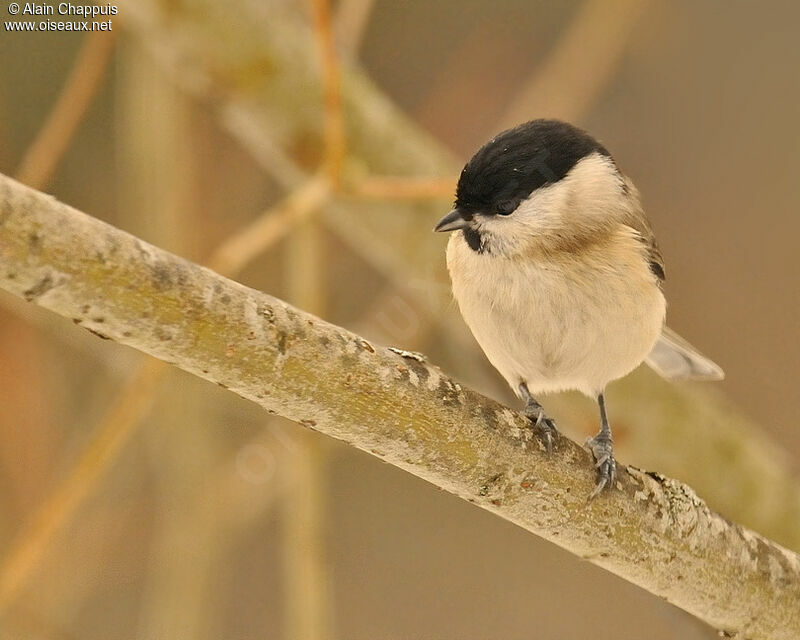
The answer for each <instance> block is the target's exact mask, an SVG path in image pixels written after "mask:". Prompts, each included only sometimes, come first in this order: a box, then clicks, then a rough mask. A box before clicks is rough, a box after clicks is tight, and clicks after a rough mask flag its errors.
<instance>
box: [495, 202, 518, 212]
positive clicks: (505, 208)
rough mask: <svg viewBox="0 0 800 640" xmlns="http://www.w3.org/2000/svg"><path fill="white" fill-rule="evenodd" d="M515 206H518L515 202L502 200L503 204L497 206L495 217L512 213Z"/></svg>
mask: <svg viewBox="0 0 800 640" xmlns="http://www.w3.org/2000/svg"><path fill="white" fill-rule="evenodd" d="M517 206H519V202H517V201H516V200H503V202H501V203H499V204H498V205H497V215H499V216H508V215H511V214H512V213H514V211H515V210H516V208H517Z"/></svg>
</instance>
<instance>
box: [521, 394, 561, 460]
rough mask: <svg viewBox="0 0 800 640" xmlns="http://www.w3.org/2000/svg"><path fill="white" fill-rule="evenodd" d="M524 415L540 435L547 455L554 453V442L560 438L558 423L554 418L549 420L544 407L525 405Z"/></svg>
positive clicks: (536, 404)
mask: <svg viewBox="0 0 800 640" xmlns="http://www.w3.org/2000/svg"><path fill="white" fill-rule="evenodd" d="M522 414H523V415H524V416H525V417H526V418H528V419H529V420H530V421H531V424H532V425H533V428H534V429H535V430H536V431H537V432H538V433H539V435H540V436H541V438H542V442H543V443H544V448H545V449H546V450H547V453H551V452H552V451H553V441H554V440H555V439H556V437H557V436H558V429H557V428H556V423H555V421H554V420H553V419H552V418H548V417H547V414H546V413H545V412H544V409H543V408H542V405H540V404H538V403H535V404H534V403H529V404H527V405H525V408H524V409H523V410H522Z"/></svg>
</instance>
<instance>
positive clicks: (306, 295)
mask: <svg viewBox="0 0 800 640" xmlns="http://www.w3.org/2000/svg"><path fill="white" fill-rule="evenodd" d="M323 240H324V239H323V237H322V231H321V229H320V227H319V225H318V224H317V223H316V221H315V220H313V219H310V220H305V221H303V222H302V223H300V224H299V225H298V226H297V227H296V228H295V231H294V232H293V233H292V234H291V235H290V236H289V238H288V247H287V253H286V266H285V273H286V282H287V289H288V292H289V299H290V300H291V301H292V302H293V303H294V304H296V305H298V306H299V307H301V308H303V309H307V310H309V311H310V312H311V313H314V314H316V315H324V309H325V295H324V283H323V269H324V259H323ZM292 433H293V436H294V438H296V443H297V445H298V446H297V447H295V448H293V449H292V450H291V451H290V452H289V454H288V458H289V460H288V464H287V465H286V467H285V468H286V469H288V473H289V474H290V477H289V478H288V480H289V483H288V491H287V493H286V494H285V495H284V502H283V504H284V514H283V522H284V539H283V548H284V554H283V561H284V568H285V580H286V583H285V585H286V629H287V633H286V637H287V638H288V639H289V640H317V639H321V638H325V639H326V640H327V639H329V638H332V637H333V629H332V628H331V611H330V599H329V597H328V586H329V581H328V575H327V574H328V572H327V562H326V559H325V549H324V537H325V531H326V527H325V512H326V506H325V493H324V490H323V487H324V486H325V482H324V478H325V475H326V471H325V448H326V447H325V443H323V442H321V441H320V438H319V436H317V435H316V434H315V433H313V432H308V431H305V430H300V429H296V428H295V429H294V430H293V431H292Z"/></svg>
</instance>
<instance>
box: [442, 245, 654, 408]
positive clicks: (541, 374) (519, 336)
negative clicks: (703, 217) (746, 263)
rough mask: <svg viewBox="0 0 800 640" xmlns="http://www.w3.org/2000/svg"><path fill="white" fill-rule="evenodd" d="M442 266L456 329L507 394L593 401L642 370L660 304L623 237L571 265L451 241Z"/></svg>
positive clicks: (636, 251)
mask: <svg viewBox="0 0 800 640" xmlns="http://www.w3.org/2000/svg"><path fill="white" fill-rule="evenodd" d="M447 265H448V270H449V271H450V276H451V279H452V283H453V294H454V296H455V298H456V301H457V302H458V305H459V308H460V310H461V313H462V315H463V317H464V320H465V321H466V323H467V325H468V326H469V328H470V330H471V331H472V333H473V335H474V336H475V339H476V340H477V341H478V343H479V344H480V346H481V348H482V349H483V350H484V352H485V353H486V356H487V358H488V359H489V361H490V362H491V363H492V365H493V366H494V367H495V368H496V369H497V370H498V371H499V372H500V374H501V375H502V376H503V377H504V378H505V379H506V380H507V381H508V383H509V385H511V387H512V389H514V390H515V391H516V390H517V387H518V385H519V383H520V382H526V383H527V385H528V387H529V388H530V390H531V392H533V393H546V392H549V391H561V390H566V389H578V390H580V391H583V392H584V393H587V394H588V395H596V394H597V393H599V392H600V391H602V389H603V388H604V387H605V385H606V384H607V383H608V382H609V381H611V380H614V379H616V378H619V377H622V376H624V375H625V374H627V373H629V372H630V371H631V370H632V369H634V368H635V367H636V366H638V365H639V364H640V363H641V362H642V360H643V359H644V358H645V357H646V356H647V354H648V353H649V352H650V349H651V348H652V346H653V344H654V343H655V341H656V340H657V338H658V335H659V334H660V331H661V327H662V326H663V323H664V315H665V309H666V303H665V300H664V297H663V295H662V293H661V291H660V289H659V288H658V286H657V285H656V281H655V277H654V275H653V274H652V272H651V271H650V269H649V267H648V265H647V261H646V260H645V258H644V257H643V254H642V248H641V245H640V244H639V243H638V241H637V240H636V238H635V235H634V234H632V233H629V232H627V231H624V230H622V231H621V232H620V233H615V234H613V235H612V236H610V237H609V238H608V241H607V242H603V243H598V244H597V245H593V246H591V247H587V248H584V249H583V250H582V251H581V253H580V258H578V257H576V256H575V255H573V254H570V253H566V254H551V255H539V256H536V257H535V258H531V257H513V258H508V257H503V256H497V255H491V254H479V253H476V252H475V251H472V250H471V249H470V248H469V247H468V246H467V244H466V242H464V240H463V238H462V236H461V234H460V233H457V234H453V236H452V237H451V239H450V242H449V243H448V249H447Z"/></svg>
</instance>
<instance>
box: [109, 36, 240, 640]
mask: <svg viewBox="0 0 800 640" xmlns="http://www.w3.org/2000/svg"><path fill="white" fill-rule="evenodd" d="M118 89H119V90H118V96H119V100H118V105H119V112H118V123H119V126H118V131H119V136H118V140H119V148H120V153H119V156H120V158H121V166H122V171H121V174H120V179H121V184H120V193H121V199H120V209H121V211H122V212H123V215H124V218H125V220H126V223H125V224H126V227H128V228H134V229H141V230H142V233H143V234H144V235H146V237H149V238H155V239H156V241H157V242H158V243H159V244H161V245H162V246H169V247H170V248H171V249H173V250H174V251H177V252H179V253H181V254H183V255H196V254H197V249H198V247H197V246H196V245H197V238H196V236H195V234H194V233H193V231H194V229H196V228H197V221H196V220H190V219H189V217H190V215H191V213H192V212H194V211H196V206H195V204H196V202H195V201H196V197H195V193H196V188H197V180H198V176H197V172H196V170H195V166H196V165H195V163H194V162H193V161H192V159H193V158H194V157H195V156H196V155H197V153H196V150H197V149H198V147H199V144H201V143H198V142H197V140H198V137H199V136H198V135H197V132H196V131H195V130H194V127H193V122H192V120H193V118H192V115H193V106H192V104H191V102H190V101H189V99H188V98H187V97H186V96H185V94H183V93H182V92H180V91H178V90H177V89H176V88H175V86H174V84H172V83H170V82H169V81H168V80H167V79H166V78H165V76H164V75H163V73H162V72H161V70H160V69H158V68H155V67H153V65H150V64H148V60H147V59H146V57H145V56H144V55H143V52H142V50H141V48H140V47H139V46H137V45H136V44H131V45H129V46H124V47H122V48H121V51H120V78H119V83H118ZM142 212H145V215H144V216H142ZM165 374H166V375H167V376H168V377H169V385H170V387H171V389H172V392H171V393H170V394H169V399H168V400H166V399H159V396H160V395H161V394H159V393H158V390H157V389H154V395H155V396H156V402H157V403H158V404H157V406H158V411H154V412H150V413H149V415H148V418H149V419H148V420H147V425H146V426H147V428H145V429H142V436H143V440H144V443H145V446H146V447H147V451H148V452H149V455H150V456H151V459H152V465H151V466H150V469H149V471H150V474H151V475H152V477H153V486H154V488H153V493H154V496H153V497H152V503H153V504H154V514H153V518H154V525H153V527H152V529H151V530H149V531H148V534H149V536H150V537H151V540H150V544H151V553H150V554H149V557H148V559H147V562H146V567H145V568H144V571H143V575H142V581H143V597H142V605H141V609H140V614H139V626H138V629H137V634H136V635H138V636H141V637H143V638H158V637H168V638H171V637H181V638H187V640H190V639H192V638H201V637H203V635H204V629H206V628H208V626H209V623H210V622H211V621H213V619H214V615H215V614H216V613H217V610H216V608H215V607H213V606H212V607H209V606H208V605H207V603H208V600H209V589H210V583H209V575H210V574H211V571H212V567H213V566H214V565H215V561H216V559H217V558H218V553H219V549H220V546H219V544H218V540H219V536H218V532H219V530H220V528H221V527H222V526H223V523H222V522H220V520H221V519H222V516H221V513H220V510H218V509H217V505H216V504H214V503H213V502H209V501H207V500H196V499H195V498H194V496H195V495H196V493H197V492H198V491H199V490H200V488H201V487H202V488H204V489H205V490H206V491H208V487H207V486H206V485H207V481H208V480H207V479H208V469H209V468H213V466H214V465H215V464H216V458H217V456H218V455H219V454H218V448H217V447H215V446H214V441H213V438H212V435H211V434H212V433H213V430H211V429H200V430H197V431H193V432H192V433H187V427H188V425H192V424H197V423H202V422H208V421H209V415H211V414H210V413H209V411H208V402H209V400H208V394H207V392H206V390H205V389H202V388H200V389H198V385H195V384H193V383H192V381H191V380H188V379H187V378H185V377H182V376H180V377H179V376H177V375H175V374H174V372H173V371H170V370H165ZM123 394H124V392H123ZM159 400H160V401H159ZM144 417H145V413H144V412H143V413H142V415H141V416H139V420H138V421H137V422H138V423H140V424H141V422H142V418H144ZM137 422H134V423H133V424H134V425H135V424H137ZM110 428H111V429H112V430H113V429H114V428H116V425H111V426H110ZM109 462H110V460H109ZM174 505H181V507H182V508H177V509H176V508H174ZM222 513H224V511H223V512H222Z"/></svg>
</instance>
